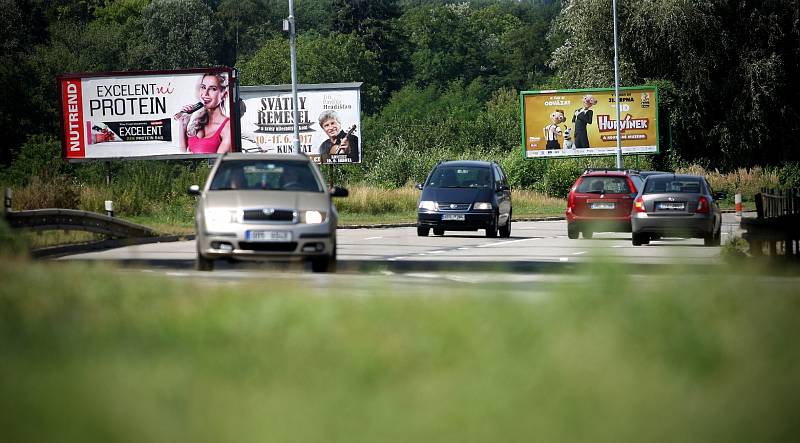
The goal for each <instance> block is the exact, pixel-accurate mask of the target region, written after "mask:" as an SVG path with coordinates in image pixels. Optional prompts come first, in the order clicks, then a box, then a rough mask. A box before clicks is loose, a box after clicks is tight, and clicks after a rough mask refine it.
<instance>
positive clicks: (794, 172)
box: [776, 163, 800, 188]
mask: <svg viewBox="0 0 800 443" xmlns="http://www.w3.org/2000/svg"><path fill="white" fill-rule="evenodd" d="M776 173H777V174H778V183H780V186H781V187H782V188H800V163H788V164H786V165H783V166H781V167H780V168H778V170H777V171H776Z"/></svg>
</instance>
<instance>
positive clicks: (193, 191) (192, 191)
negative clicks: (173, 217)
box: [186, 185, 200, 195]
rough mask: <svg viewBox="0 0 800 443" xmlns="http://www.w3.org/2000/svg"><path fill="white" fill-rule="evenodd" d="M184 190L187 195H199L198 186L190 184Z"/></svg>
mask: <svg viewBox="0 0 800 443" xmlns="http://www.w3.org/2000/svg"><path fill="white" fill-rule="evenodd" d="M186 192H188V193H189V195H200V186H198V185H191V186H189V189H187V190H186Z"/></svg>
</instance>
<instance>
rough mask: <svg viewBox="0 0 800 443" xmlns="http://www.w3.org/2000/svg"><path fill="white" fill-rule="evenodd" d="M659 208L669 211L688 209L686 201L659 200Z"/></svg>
mask: <svg viewBox="0 0 800 443" xmlns="http://www.w3.org/2000/svg"><path fill="white" fill-rule="evenodd" d="M658 209H666V210H668V211H683V210H684V209H686V203H684V202H658Z"/></svg>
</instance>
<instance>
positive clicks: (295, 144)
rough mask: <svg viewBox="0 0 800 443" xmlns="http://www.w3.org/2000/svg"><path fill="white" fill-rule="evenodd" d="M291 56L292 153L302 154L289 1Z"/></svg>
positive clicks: (294, 52)
mask: <svg viewBox="0 0 800 443" xmlns="http://www.w3.org/2000/svg"><path fill="white" fill-rule="evenodd" d="M288 22H289V56H290V58H291V71H292V120H294V138H293V139H292V152H294V153H295V154H299V153H300V123H299V121H298V120H299V119H300V110H299V109H298V108H297V36H296V34H295V21H294V0H289V18H288Z"/></svg>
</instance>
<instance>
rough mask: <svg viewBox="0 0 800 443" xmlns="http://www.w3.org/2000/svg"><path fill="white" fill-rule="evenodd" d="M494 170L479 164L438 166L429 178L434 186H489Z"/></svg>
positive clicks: (429, 183)
mask: <svg viewBox="0 0 800 443" xmlns="http://www.w3.org/2000/svg"><path fill="white" fill-rule="evenodd" d="M491 177H492V171H491V170H490V169H489V168H485V167H479V166H452V167H450V166H443V167H439V168H436V170H435V171H433V174H431V177H430V179H429V180H428V186H430V187H433V188H488V187H491V185H492V178H491Z"/></svg>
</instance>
